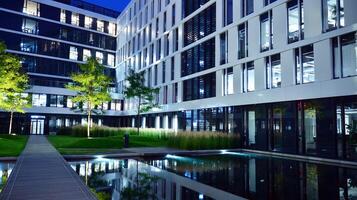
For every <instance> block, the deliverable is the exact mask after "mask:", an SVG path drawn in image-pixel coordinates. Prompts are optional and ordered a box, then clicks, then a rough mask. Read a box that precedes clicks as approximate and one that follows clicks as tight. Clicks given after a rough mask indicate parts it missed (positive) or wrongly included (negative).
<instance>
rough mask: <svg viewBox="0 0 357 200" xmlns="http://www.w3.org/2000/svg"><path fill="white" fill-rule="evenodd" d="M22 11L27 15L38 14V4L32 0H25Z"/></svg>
mask: <svg viewBox="0 0 357 200" xmlns="http://www.w3.org/2000/svg"><path fill="white" fill-rule="evenodd" d="M23 12H24V13H26V14H29V15H34V16H40V4H39V3H37V2H34V1H30V0H25V1H24V8H23Z"/></svg>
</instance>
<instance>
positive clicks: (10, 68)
mask: <svg viewBox="0 0 357 200" xmlns="http://www.w3.org/2000/svg"><path fill="white" fill-rule="evenodd" d="M5 49H6V46H5V44H4V43H0V80H1V84H0V109H2V110H5V111H8V112H11V113H14V112H19V113H24V112H25V110H24V108H27V107H30V106H31V104H30V99H29V98H28V97H27V96H25V95H24V93H25V91H26V90H27V89H29V85H28V82H29V79H28V76H27V75H26V74H25V73H23V72H22V66H21V63H20V59H19V58H18V57H16V56H14V55H11V54H9V53H6V52H5Z"/></svg>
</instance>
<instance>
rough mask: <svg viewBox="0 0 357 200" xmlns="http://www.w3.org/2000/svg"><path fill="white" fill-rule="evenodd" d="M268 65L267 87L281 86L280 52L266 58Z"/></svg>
mask: <svg viewBox="0 0 357 200" xmlns="http://www.w3.org/2000/svg"><path fill="white" fill-rule="evenodd" d="M265 65H266V83H267V85H266V88H267V89H271V88H279V87H281V64H280V54H276V55H273V56H269V57H267V58H265Z"/></svg>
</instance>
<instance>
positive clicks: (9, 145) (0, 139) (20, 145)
mask: <svg viewBox="0 0 357 200" xmlns="http://www.w3.org/2000/svg"><path fill="white" fill-rule="evenodd" d="M27 138H28V137H27V136H13V135H0V157H10V156H18V155H20V153H21V152H22V150H23V149H24V148H25V145H26V142H27Z"/></svg>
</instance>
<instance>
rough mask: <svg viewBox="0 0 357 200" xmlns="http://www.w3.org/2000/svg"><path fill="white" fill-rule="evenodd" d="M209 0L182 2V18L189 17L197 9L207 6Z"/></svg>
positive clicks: (184, 0) (186, 0)
mask: <svg viewBox="0 0 357 200" xmlns="http://www.w3.org/2000/svg"><path fill="white" fill-rule="evenodd" d="M208 1H209V0H195V1H193V0H182V16H183V18H185V17H187V16H189V15H190V14H191V13H193V12H195V11H196V10H197V9H199V8H200V7H202V6H203V5H205V4H206V3H207V2H208Z"/></svg>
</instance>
